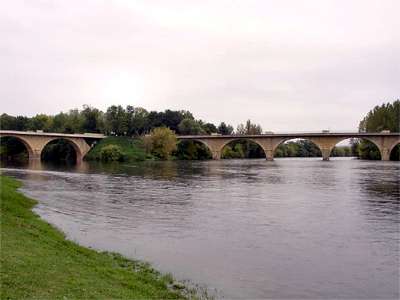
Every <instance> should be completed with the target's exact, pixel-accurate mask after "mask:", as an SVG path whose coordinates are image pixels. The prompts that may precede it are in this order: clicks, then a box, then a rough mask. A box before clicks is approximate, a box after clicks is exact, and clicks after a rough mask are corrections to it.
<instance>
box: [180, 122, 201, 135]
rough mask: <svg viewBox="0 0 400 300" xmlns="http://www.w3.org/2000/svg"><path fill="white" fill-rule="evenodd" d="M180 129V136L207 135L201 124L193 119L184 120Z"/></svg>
mask: <svg viewBox="0 0 400 300" xmlns="http://www.w3.org/2000/svg"><path fill="white" fill-rule="evenodd" d="M178 129H179V133H180V134H187V135H200V134H205V133H206V132H205V131H204V129H203V128H202V126H201V124H200V123H199V122H198V121H195V120H193V119H183V120H182V121H181V122H180V123H179V125H178Z"/></svg>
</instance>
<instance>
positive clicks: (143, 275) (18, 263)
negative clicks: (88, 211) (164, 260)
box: [0, 176, 190, 299]
mask: <svg viewBox="0 0 400 300" xmlns="http://www.w3.org/2000/svg"><path fill="white" fill-rule="evenodd" d="M19 187H20V184H19V183H18V182H17V181H16V180H14V179H11V178H8V177H4V176H1V228H0V230H1V245H0V246H1V256H0V262H1V268H0V274H1V277H0V280H1V291H0V298H1V299H183V298H184V296H183V295H182V293H185V292H190V291H188V290H182V289H181V287H182V285H181V284H177V283H175V282H174V280H173V278H172V277H171V276H170V275H162V274H160V273H159V272H158V271H156V270H154V269H153V268H152V267H151V266H150V265H149V264H146V263H143V262H140V261H136V260H128V259H126V258H124V257H122V256H121V255H118V254H114V253H106V252H101V253H100V252H97V251H95V250H92V249H88V248H84V247H81V246H79V245H77V244H75V243H74V242H72V241H68V240H66V239H65V237H64V235H63V234H62V233H61V232H60V231H58V230H57V229H55V228H54V227H52V226H51V225H49V224H48V223H46V222H44V221H43V220H41V219H40V218H39V217H38V216H37V215H35V214H34V213H33V212H32V211H31V209H32V207H33V206H34V205H35V204H36V201H34V200H32V199H29V198H27V197H25V196H24V195H22V194H20V193H18V192H17V191H16V190H17V188H19ZM178 285H179V289H178V288H175V289H174V286H178Z"/></svg>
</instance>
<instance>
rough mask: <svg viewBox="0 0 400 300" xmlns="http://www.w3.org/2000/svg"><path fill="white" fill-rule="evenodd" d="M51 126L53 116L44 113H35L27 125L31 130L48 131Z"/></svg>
mask: <svg viewBox="0 0 400 300" xmlns="http://www.w3.org/2000/svg"><path fill="white" fill-rule="evenodd" d="M52 126H53V118H52V117H50V116H47V115H45V114H40V115H36V116H34V117H32V118H31V119H30V126H29V127H30V129H31V130H43V131H50V130H51V128H52ZM16 130H20V129H16Z"/></svg>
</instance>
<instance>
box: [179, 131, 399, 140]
mask: <svg viewBox="0 0 400 300" xmlns="http://www.w3.org/2000/svg"><path fill="white" fill-rule="evenodd" d="M330 136H334V137H355V138H357V137H358V138H362V137H372V136H400V133H399V132H326V133H325V132H308V133H304V132H302V133H267V134H255V135H239V134H231V135H178V136H177V137H178V139H201V138H204V139H210V138H215V139H220V138H242V139H243V138H263V137H268V138H270V137H295V138H302V137H330Z"/></svg>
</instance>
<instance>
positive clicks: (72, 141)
mask: <svg viewBox="0 0 400 300" xmlns="http://www.w3.org/2000/svg"><path fill="white" fill-rule="evenodd" d="M56 141H65V142H67V143H68V145H70V146H72V149H73V150H74V154H75V159H74V160H75V163H80V162H81V161H82V160H83V157H84V156H85V154H86V153H87V151H86V152H85V153H84V152H83V151H82V149H81V145H80V144H78V143H77V141H75V139H73V138H69V137H53V138H50V139H48V141H47V142H46V143H45V144H44V145H43V148H42V151H41V153H40V159H41V160H43V158H44V157H43V155H44V154H45V151H46V150H45V149H46V147H47V146H49V145H50V144H53V143H54V142H56Z"/></svg>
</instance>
